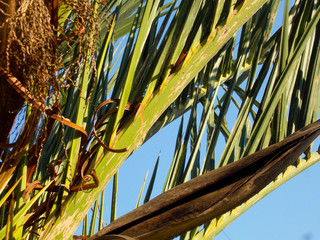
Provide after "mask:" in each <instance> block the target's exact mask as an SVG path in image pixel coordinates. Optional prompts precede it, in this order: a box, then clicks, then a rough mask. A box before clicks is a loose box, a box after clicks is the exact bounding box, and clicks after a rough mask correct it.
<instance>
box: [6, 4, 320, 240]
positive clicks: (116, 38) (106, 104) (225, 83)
mask: <svg viewBox="0 0 320 240" xmlns="http://www.w3.org/2000/svg"><path fill="white" fill-rule="evenodd" d="M279 3H280V1H279V0H276V1H266V0H256V1H252V0H237V1H236V0H230V1H207V0H199V1H196V0H195V1H174V0H173V1H164V0H154V1H151V0H150V1H144V0H140V1H138V0H130V1H121V0H117V1H116V0H112V1H90V0H86V1H76V0H61V1H59V4H57V1H55V0H54V1H52V2H49V3H48V2H47V1H43V0H24V1H21V2H20V1H6V2H4V4H3V3H1V4H3V6H2V11H1V12H0V18H1V20H3V21H2V22H3V23H4V24H3V25H2V26H1V28H0V42H1V45H0V46H1V48H0V52H1V54H2V55H3V56H5V58H3V59H1V62H0V77H1V82H0V84H1V85H0V90H1V93H2V95H1V101H0V104H1V111H3V113H2V114H3V116H5V118H2V119H1V121H2V122H1V123H2V124H3V126H8V127H6V128H5V130H1V132H0V139H1V145H0V147H1V148H2V149H3V151H2V155H1V160H2V164H1V170H0V186H1V191H2V193H1V206H2V208H1V213H2V214H1V223H0V224H1V228H2V229H1V230H0V235H1V237H2V238H7V239H12V238H15V239H21V238H23V237H28V238H29V239H33V238H38V237H39V238H40V239H69V238H70V237H71V236H72V234H73V233H74V232H75V230H76V228H77V227H78V225H79V224H80V222H81V221H82V220H83V219H84V224H83V225H84V228H83V229H84V230H83V236H79V237H82V238H84V237H85V236H87V235H89V236H92V237H91V239H99V238H100V239H103V238H106V237H105V236H104V235H106V234H109V239H115V238H117V237H118V238H121V235H122V237H123V238H127V239H129V238H130V237H131V238H136V239H168V238H171V237H173V236H176V235H178V234H182V235H181V239H189V238H190V239H212V238H213V237H214V236H215V235H216V234H217V233H219V232H220V231H221V230H222V229H223V228H224V227H225V226H226V225H227V224H229V223H230V222H231V221H233V220H234V219H235V218H236V216H238V215H239V214H241V213H242V212H244V211H246V210H247V209H248V208H249V207H250V206H252V205H253V204H254V203H255V202H257V201H258V200H259V199H261V198H262V197H263V196H264V195H266V194H268V193H270V192H271V191H272V190H273V189H275V188H276V187H277V186H279V185H280V184H282V183H284V182H285V181H287V180H288V179H289V178H291V177H293V176H294V175H296V174H298V173H299V172H301V171H303V170H304V169H306V168H307V167H309V166H311V165H312V164H314V163H315V162H317V161H319V160H320V156H319V153H318V152H312V148H311V147H309V145H310V144H311V143H312V141H313V140H314V139H315V138H316V137H317V136H318V135H319V134H320V130H319V128H320V127H319V125H320V123H319V121H318V122H315V121H316V120H317V118H318V114H319V103H320V100H319V93H320V87H319V76H320V72H319V66H320V64H319V56H318V55H319V52H320V51H319V41H318V40H317V39H319V34H320V28H319V24H318V23H319V18H320V7H319V3H318V2H316V1H308V0H306V1H302V0H301V1H298V0H297V1H296V2H295V3H294V5H293V6H292V8H291V9H290V10H289V1H286V2H285V9H284V13H283V24H282V27H281V28H280V29H278V30H277V31H275V32H274V33H272V31H271V30H272V26H273V24H274V19H275V14H276V12H277V9H278V7H279ZM15 100H18V101H15ZM13 103H14V104H13ZM235 109H237V111H238V112H237V117H236V120H235V122H234V123H233V124H232V125H231V126H230V118H229V117H228V116H229V115H230V113H232V112H235ZM201 111H202V113H201ZM187 112H190V114H189V115H184V114H185V113H187ZM183 115H184V117H181V116H183ZM178 118H181V125H180V129H179V132H178V135H177V144H176V151H175V155H174V158H173V160H172V165H171V167H170V171H169V173H168V176H167V179H166V181H165V184H164V188H163V189H164V192H165V193H163V195H160V196H159V197H158V198H155V199H153V200H151V201H150V202H148V200H149V198H150V191H151V190H152V185H153V181H151V184H150V186H149V189H148V190H149V191H148V192H149V193H148V197H146V200H145V202H146V204H145V205H142V206H141V207H140V208H138V209H137V210H135V211H133V212H132V213H129V214H128V215H126V216H124V217H122V218H119V219H118V220H116V221H114V222H113V223H112V224H110V225H109V226H108V227H107V228H105V229H103V230H101V231H99V232H98V233H97V234H96V235H94V233H95V225H96V219H97V217H98V215H99V224H98V225H99V226H98V229H99V230H100V229H102V208H103V202H102V203H99V201H98V199H99V196H100V195H101V194H102V195H103V194H104V188H105V186H106V184H107V183H108V182H109V181H110V180H111V179H112V178H114V183H116V182H117V170H118V168H119V167H120V166H121V164H122V163H123V162H124V161H125V160H126V159H127V158H128V156H130V155H131V154H132V153H133V152H134V151H135V150H136V149H137V148H139V147H140V146H141V145H142V144H143V143H144V142H146V141H147V140H148V139H150V138H151V137H152V136H153V135H154V134H156V133H157V132H158V131H159V130H160V129H162V128H163V127H165V126H166V125H167V124H169V123H171V122H172V121H174V120H176V119H178ZM185 118H188V123H187V126H186V128H185V133H184V134H183V133H182V132H183V126H184V125H183V121H184V119H185ZM197 119H200V123H199V121H197ZM312 122H315V123H313V124H311V125H309V124H310V123H312ZM307 125H308V126H307ZM304 126H307V127H305V128H303V127H304ZM299 129H301V130H299ZM298 130H299V131H298ZM292 133H294V134H293V135H291V134H292ZM219 138H220V139H221V138H223V139H224V140H225V147H224V149H223V151H222V154H221V156H216V154H215V149H216V146H217V141H218V139H219ZM200 143H202V144H204V145H205V146H206V149H205V158H204V159H200V154H199V153H200ZM268 146H270V147H268ZM188 147H190V148H191V151H190V153H188V151H187V148H188ZM259 150H261V151H259ZM302 153H305V157H304V158H302V159H298V158H299V157H300V155H301V154H302ZM297 159H298V160H297ZM292 165H293V166H294V167H292ZM289 166H290V167H289ZM283 172H286V174H284V175H281V176H280V177H279V176H278V175H279V174H280V173H283ZM154 173H156V167H155V170H154ZM205 173H207V174H205ZM200 175H201V176H200ZM198 176H199V177H198ZM190 179H193V180H191V181H189V180H190ZM209 179H211V180H210V181H211V182H210V181H209ZM209 183H210V184H209ZM206 184H207V185H206ZM208 184H209V185H208ZM178 185H179V186H178ZM209 186H210V187H209ZM208 189H210V191H208ZM240 189H241V191H240ZM168 190H170V191H168ZM187 190H188V191H187ZM167 191H168V192H167ZM186 191H187V192H186ZM170 194H171V195H170ZM168 196H169V197H168ZM170 196H178V197H177V198H175V197H173V198H171V197H170ZM195 196H196V197H195ZM215 196H220V198H221V196H224V197H223V198H221V199H220V200H219V201H217V202H215V203H213V205H211V207H212V206H214V207H213V208H210V207H208V206H204V205H203V203H205V202H208V201H209V200H210V201H211V200H212V199H216V198H215ZM113 198H114V199H115V198H116V184H114V192H113ZM101 199H103V197H102V198H101ZM190 199H192V201H191V200H190ZM191 202H192V204H191ZM186 203H187V204H189V205H184V204H186ZM93 204H94V209H93V214H92V217H91V219H92V220H91V224H90V230H89V232H87V230H86V228H87V226H86V224H87V221H88V220H87V219H88V216H86V214H87V212H88V211H89V209H90V208H91V207H92V205H93ZM190 204H191V205H190ZM99 205H100V211H98V210H99ZM150 206H152V207H151V208H150ZM153 206H157V207H156V208H153ZM169 206H171V207H169ZM172 206H173V208H172ZM194 206H198V208H197V207H194ZM172 209H176V210H177V211H176V212H175V211H173V210H172ZM181 209H183V210H181ZM185 209H190V212H189V213H190V214H189V215H188V214H187V213H186V212H185ZM172 211H173V212H172ZM98 212H99V213H100V214H98ZM178 212H180V213H181V212H182V213H183V214H182V215H181V214H180V215H179V214H177V213H178ZM159 213H161V214H159ZM111 215H112V216H111V219H112V220H115V204H114V205H113V206H112V213H111ZM154 216H156V218H152V217H154ZM168 219H170V220H172V221H171V222H170V221H167V220H168ZM178 220H180V221H178ZM150 222H152V223H153V224H150ZM163 222H168V223H169V225H161V224H162V223H163ZM218 222H219V224H218ZM175 223H177V224H175ZM200 225H202V227H201V228H200V227H199V226H200ZM148 226H151V227H150V228H148ZM137 229H138V230H139V231H140V232H139V231H138V230H137ZM155 229H157V230H155ZM188 231H189V232H188ZM110 234H112V235H110ZM93 235H94V236H93ZM115 235H117V236H115Z"/></svg>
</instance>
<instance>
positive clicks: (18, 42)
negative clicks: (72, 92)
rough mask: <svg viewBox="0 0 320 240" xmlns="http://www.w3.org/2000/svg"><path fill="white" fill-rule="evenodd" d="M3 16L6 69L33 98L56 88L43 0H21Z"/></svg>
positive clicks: (47, 14) (52, 45) (48, 17)
mask: <svg viewBox="0 0 320 240" xmlns="http://www.w3.org/2000/svg"><path fill="white" fill-rule="evenodd" d="M17 3H18V6H19V7H18V8H17V10H16V12H15V14H14V16H13V17H12V18H9V19H8V20H7V27H8V28H9V29H8V40H7V48H6V56H5V59H6V66H5V67H6V69H7V70H9V72H11V73H13V75H15V76H16V77H17V78H18V79H19V81H21V83H22V84H23V85H24V87H26V88H27V89H28V90H29V92H30V93H31V94H32V95H33V96H34V98H35V99H36V100H37V101H40V102H45V100H46V99H47V96H48V92H49V91H52V92H54V91H56V89H57V86H56V80H55V77H54V74H55V71H56V67H55V58H56V56H55V47H56V46H55V36H54V35H55V33H54V29H53V28H52V26H51V24H50V21H51V15H50V11H49V9H48V6H47V5H46V4H45V1H44V0H23V1H21V2H17Z"/></svg>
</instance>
